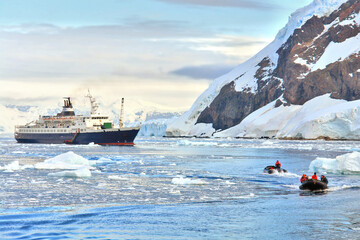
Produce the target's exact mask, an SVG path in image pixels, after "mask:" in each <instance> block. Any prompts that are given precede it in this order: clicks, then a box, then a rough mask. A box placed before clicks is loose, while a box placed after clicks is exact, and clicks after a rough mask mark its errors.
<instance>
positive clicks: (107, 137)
mask: <svg viewBox="0 0 360 240" xmlns="http://www.w3.org/2000/svg"><path fill="white" fill-rule="evenodd" d="M138 132H139V129H137V128H135V129H130V130H115V131H114V130H102V131H96V132H84V133H82V132H80V133H18V134H17V135H16V136H15V139H16V141H17V142H19V143H45V144H61V143H69V144H89V143H95V144H100V145H134V139H135V137H136V135H137V133H138Z"/></svg>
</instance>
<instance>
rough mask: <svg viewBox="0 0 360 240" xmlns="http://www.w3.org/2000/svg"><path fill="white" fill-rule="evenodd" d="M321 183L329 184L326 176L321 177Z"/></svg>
mask: <svg viewBox="0 0 360 240" xmlns="http://www.w3.org/2000/svg"><path fill="white" fill-rule="evenodd" d="M321 181H322V182H324V183H326V184H328V180H327V178H326V177H325V176H324V175H321Z"/></svg>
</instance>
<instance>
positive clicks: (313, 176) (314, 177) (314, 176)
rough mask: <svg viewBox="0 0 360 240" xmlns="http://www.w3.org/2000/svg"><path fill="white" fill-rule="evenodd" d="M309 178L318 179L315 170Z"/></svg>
mask: <svg viewBox="0 0 360 240" xmlns="http://www.w3.org/2000/svg"><path fill="white" fill-rule="evenodd" d="M311 179H314V180H318V178H317V176H316V172H314V175H312V177H311Z"/></svg>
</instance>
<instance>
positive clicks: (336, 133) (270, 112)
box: [214, 94, 360, 139]
mask: <svg viewBox="0 0 360 240" xmlns="http://www.w3.org/2000/svg"><path fill="white" fill-rule="evenodd" d="M214 136H215V137H229V136H230V137H254V138H257V137H264V136H265V137H276V138H305V139H316V138H319V137H322V136H326V137H329V138H334V139H342V138H344V139H359V138H360V100H358V101H352V102H348V101H345V100H336V99H332V98H330V94H325V95H323V96H320V97H316V98H314V99H312V100H310V101H308V102H306V103H305V104H304V105H302V106H301V105H292V106H286V107H285V106H280V107H278V108H275V103H274V102H272V103H270V104H268V105H267V106H265V107H263V108H261V109H259V110H257V111H255V112H253V113H252V114H250V115H249V116H248V117H247V118H245V119H244V120H243V121H242V122H241V123H240V124H239V125H237V126H235V127H232V128H229V129H227V130H225V131H222V132H218V133H215V134H214Z"/></svg>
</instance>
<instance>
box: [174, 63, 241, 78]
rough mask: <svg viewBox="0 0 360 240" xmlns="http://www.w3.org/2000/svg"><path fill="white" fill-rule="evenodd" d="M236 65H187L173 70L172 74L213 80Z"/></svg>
mask: <svg viewBox="0 0 360 240" xmlns="http://www.w3.org/2000/svg"><path fill="white" fill-rule="evenodd" d="M234 67H235V66H234V65H202V66H186V67H182V68H180V69H177V70H174V71H171V72H170V73H171V74H175V75H179V76H185V77H189V78H193V79H210V80H213V79H215V78H217V77H220V76H221V75H224V74H225V73H227V72H229V71H231V70H232V69H233V68H234Z"/></svg>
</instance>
